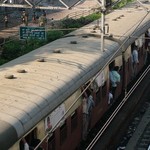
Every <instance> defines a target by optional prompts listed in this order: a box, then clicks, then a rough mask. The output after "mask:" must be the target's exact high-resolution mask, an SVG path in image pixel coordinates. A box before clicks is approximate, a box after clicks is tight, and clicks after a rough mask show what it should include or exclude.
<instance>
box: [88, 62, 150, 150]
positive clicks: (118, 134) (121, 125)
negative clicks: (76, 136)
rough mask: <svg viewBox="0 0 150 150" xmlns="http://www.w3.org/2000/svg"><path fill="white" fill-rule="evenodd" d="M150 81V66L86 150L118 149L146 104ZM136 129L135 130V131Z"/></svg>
mask: <svg viewBox="0 0 150 150" xmlns="http://www.w3.org/2000/svg"><path fill="white" fill-rule="evenodd" d="M149 79H150V65H149V66H148V67H147V68H146V69H145V71H144V72H143V73H142V74H141V75H140V77H139V78H138V80H137V81H136V83H135V84H134V85H133V86H132V88H131V89H130V90H129V91H128V92H127V94H126V96H125V97H124V98H123V100H122V101H121V102H120V104H119V105H118V106H117V107H116V108H115V109H114V111H113V113H112V114H111V115H110V117H109V118H108V119H107V121H106V122H105V123H104V125H103V126H102V127H101V128H100V130H99V131H98V132H97V134H96V135H95V136H94V138H93V140H91V142H90V144H89V145H88V146H87V147H86V150H91V149H92V150H97V149H101V150H106V149H107V150H114V149H117V147H118V144H119V142H120V139H122V137H125V131H126V130H127V128H128V126H129V124H130V122H131V120H132V119H133V118H135V114H136V113H137V112H138V111H139V109H140V108H141V107H142V106H143V105H144V103H145V99H144V98H143V95H145V92H146V89H149V88H147V87H148V86H149V85H150V80H149ZM138 121H139V120H138ZM135 128H136V127H135ZM135 128H134V129H133V130H135ZM147 132H148V133H149V127H147ZM130 137H131V133H130ZM130 137H128V138H130ZM128 140H129V139H128Z"/></svg>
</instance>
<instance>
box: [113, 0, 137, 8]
mask: <svg viewBox="0 0 150 150" xmlns="http://www.w3.org/2000/svg"><path fill="white" fill-rule="evenodd" d="M133 1H135V0H121V1H120V2H119V3H118V4H117V5H115V6H114V7H113V8H114V9H118V8H122V7H124V6H125V5H127V4H128V3H130V2H133Z"/></svg>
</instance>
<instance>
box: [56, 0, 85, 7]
mask: <svg viewBox="0 0 150 150" xmlns="http://www.w3.org/2000/svg"><path fill="white" fill-rule="evenodd" d="M84 1H85V0H73V1H71V0H59V2H61V3H62V4H63V5H64V6H65V7H66V8H68V9H69V8H72V7H74V6H76V5H78V4H79V3H83V2H84Z"/></svg>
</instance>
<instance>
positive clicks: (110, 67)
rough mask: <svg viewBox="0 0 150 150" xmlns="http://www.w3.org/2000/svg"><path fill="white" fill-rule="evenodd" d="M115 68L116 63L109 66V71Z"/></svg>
mask: <svg viewBox="0 0 150 150" xmlns="http://www.w3.org/2000/svg"><path fill="white" fill-rule="evenodd" d="M114 67H115V61H113V62H111V63H110V64H109V70H112V69H113V68H114Z"/></svg>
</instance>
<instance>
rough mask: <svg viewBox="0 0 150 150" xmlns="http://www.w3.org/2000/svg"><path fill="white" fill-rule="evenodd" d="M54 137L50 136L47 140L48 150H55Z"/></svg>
mask: <svg viewBox="0 0 150 150" xmlns="http://www.w3.org/2000/svg"><path fill="white" fill-rule="evenodd" d="M55 149H56V148H55V135H54V134H52V135H51V136H50V138H49V139H48V150H55Z"/></svg>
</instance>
